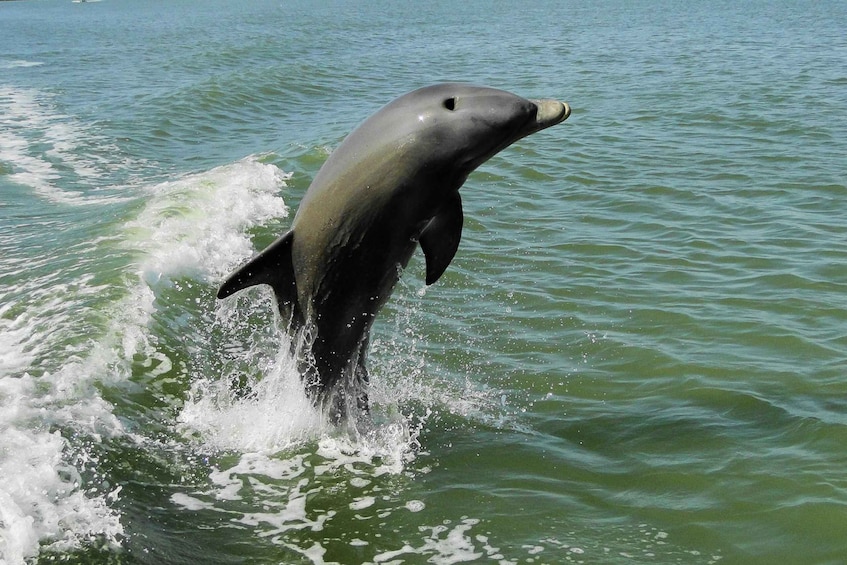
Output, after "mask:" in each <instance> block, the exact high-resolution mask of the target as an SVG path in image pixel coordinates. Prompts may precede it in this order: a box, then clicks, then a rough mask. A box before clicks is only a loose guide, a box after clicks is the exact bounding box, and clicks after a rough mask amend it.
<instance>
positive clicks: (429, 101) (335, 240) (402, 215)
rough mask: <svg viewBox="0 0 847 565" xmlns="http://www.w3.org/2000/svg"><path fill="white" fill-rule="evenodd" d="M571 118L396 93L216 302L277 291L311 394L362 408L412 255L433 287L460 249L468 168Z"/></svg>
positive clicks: (452, 93)
mask: <svg viewBox="0 0 847 565" xmlns="http://www.w3.org/2000/svg"><path fill="white" fill-rule="evenodd" d="M569 115H570V107H569V106H568V105H567V104H565V103H563V102H558V101H555V100H528V99H525V98H521V97H519V96H516V95H514V94H511V93H509V92H505V91H502V90H497V89H493V88H486V87H479V86H471V85H465V84H438V85H434V86H429V87H425V88H421V89H419V90H415V91H413V92H410V93H408V94H405V95H403V96H401V97H400V98H397V99H396V100H394V101H393V102H391V103H389V104H388V105H386V106H385V107H383V108H382V109H381V110H379V111H378V112H377V113H376V114H374V115H373V116H371V117H370V118H368V119H367V120H365V122H363V123H362V124H361V125H360V126H359V127H358V128H356V129H355V130H354V131H353V132H352V133H351V134H350V135H349V136H347V138H346V139H345V140H344V141H343V142H342V143H341V145H339V146H338V148H337V149H336V150H335V151H334V152H333V153H332V154H331V155H330V156H329V158H328V159H327V161H326V163H324V165H323V167H321V169H320V170H319V171H318V174H317V175H316V176H315V179H314V181H313V182H312V184H311V186H309V189H308V190H307V191H306V194H305V195H304V197H303V200H302V201H301V203H300V207H299V209H298V211H297V214H296V215H295V217H294V221H293V223H292V226H291V229H290V230H289V231H288V232H287V233H286V234H284V235H283V236H282V237H280V238H279V239H277V240H276V241H275V242H273V243H272V244H271V245H270V246H268V247H267V248H266V249H265V250H264V251H262V252H261V253H259V254H258V255H257V256H256V257H254V258H253V259H251V260H250V261H249V262H248V263H247V264H246V265H244V266H242V267H241V268H240V269H238V270H237V271H236V272H235V273H233V274H232V275H231V276H230V277H229V278H228V279H227V280H226V281H225V282H224V283H223V285H222V286H221V287H220V290H219V291H218V298H225V297H227V296H229V295H231V294H233V293H234V292H237V291H239V290H241V289H244V288H247V287H250V286H253V285H257V284H268V285H270V286H271V287H272V288H273V290H274V294H275V296H276V300H277V305H278V307H279V311H280V314H281V315H282V317H283V319H284V320H285V321H286V323H288V324H289V326H290V328H289V329H290V331H291V333H292V334H294V335H293V339H292V343H293V344H295V345H294V346H292V347H293V348H294V349H296V351H294V353H295V354H296V355H297V356H298V359H299V360H300V369H301V373H302V375H303V381H304V385H305V387H306V392H307V393H308V395H309V396H310V397H311V398H312V399H313V400H314V401H315V403H316V404H318V405H320V406H322V407H323V408H325V409H326V410H327V411H328V413H329V415H330V418H331V420H332V421H334V422H339V421H341V420H343V419H344V418H345V417H346V416H347V415H348V414H350V413H351V412H353V411H356V412H357V413H362V412H366V411H367V383H368V374H367V370H366V368H365V359H366V356H367V348H368V341H369V336H370V330H371V327H372V325H373V322H374V317H375V315H376V313H377V312H378V311H379V309H380V308H381V307H382V306H383V304H385V302H386V301H387V300H388V297H389V296H390V295H391V292H392V290H393V289H394V286H395V285H396V283H397V281H398V280H399V278H400V275H401V273H402V270H403V268H405V266H406V264H407V263H408V261H409V258H410V257H411V256H412V253H413V252H414V250H415V248H416V247H417V246H418V245H420V247H421V249H422V250H423V253H424V256H425V258H426V284H428V285H429V284H432V283H434V282H435V281H437V280H438V279H439V277H441V275H442V273H444V271H445V269H446V268H447V266H448V265H449V264H450V262H451V261H452V259H453V256H454V255H455V253H456V250H457V248H458V246H459V240H460V239H461V233H462V223H463V212H462V201H461V198H460V196H459V188H460V187H461V186H462V184H463V183H464V182H465V179H466V178H467V177H468V175H469V174H470V173H471V171H473V170H474V169H476V168H477V167H478V166H479V165H481V164H482V163H484V162H485V161H486V160H488V159H489V158H490V157H492V156H493V155H495V154H496V153H497V152H499V151H500V150H502V149H504V148H506V147H507V146H509V145H511V144H512V143H514V142H515V141H517V140H519V139H521V138H523V137H525V136H527V135H529V134H532V133H535V132H537V131H540V130H542V129H545V128H547V127H550V126H553V125H556V124H558V123H560V122H562V121H564V120H565V119H566V118H567V117H568V116H569Z"/></svg>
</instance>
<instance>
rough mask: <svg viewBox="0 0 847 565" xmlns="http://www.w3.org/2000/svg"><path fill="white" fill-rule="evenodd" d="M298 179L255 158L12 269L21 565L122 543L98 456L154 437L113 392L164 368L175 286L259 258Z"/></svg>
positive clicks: (5, 331)
mask: <svg viewBox="0 0 847 565" xmlns="http://www.w3.org/2000/svg"><path fill="white" fill-rule="evenodd" d="M286 178H287V177H286V175H285V174H284V173H282V172H281V171H280V170H279V169H277V168H276V167H275V166H273V165H269V164H264V163H261V162H260V161H259V159H258V158H255V157H249V158H246V159H244V160H242V161H239V162H237V163H234V164H231V165H227V166H224V167H219V168H217V169H213V170H211V171H207V172H204V173H198V174H193V175H188V176H185V177H182V178H179V179H176V180H173V181H170V182H165V183H160V184H155V185H152V186H149V187H143V186H142V187H139V188H138V191H139V193H140V194H141V195H142V197H143V198H142V201H143V202H144V203H145V204H144V205H143V206H142V207H141V208H140V210H139V211H138V213H137V214H136V215H135V216H134V217H133V218H132V219H130V220H129V221H127V222H125V223H123V224H120V223H119V224H113V228H112V229H114V230H115V232H114V233H111V234H109V235H108V236H105V237H99V238H96V239H95V240H94V241H92V242H86V243H85V244H76V245H73V244H72V245H69V246H68V247H65V248H61V249H58V250H56V251H52V252H49V253H48V254H47V256H46V257H44V256H43V253H39V250H38V249H35V250H31V251H30V253H32V254H37V255H39V257H40V258H39V259H38V260H36V261H34V262H32V261H31V262H30V264H29V265H26V261H27V257H26V256H23V255H22V256H19V257H10V258H4V259H3V263H4V265H3V267H4V272H7V273H11V276H6V277H4V278H3V280H2V283H0V304H2V305H3V306H2V307H1V308H0V336H2V337H0V340H2V346H3V352H4V353H3V356H2V358H0V362H1V363H0V406H2V409H0V475H2V476H3V477H6V479H4V481H3V484H2V485H0V550H2V552H1V553H2V555H3V556H4V558H5V559H6V561H7V562H8V563H20V562H23V560H24V559H27V558H31V557H32V556H34V555H36V554H37V553H38V552H39V551H68V550H72V549H74V548H79V547H82V546H84V545H85V544H87V543H90V542H91V541H92V540H95V539H99V540H101V541H103V542H104V543H106V544H107V545H116V544H119V543H120V540H121V538H122V536H123V532H124V530H123V525H122V522H121V515H120V512H119V510H117V506H116V501H117V500H119V499H120V491H121V488H120V486H117V487H115V486H114V485H112V486H108V485H109V482H108V480H106V479H105V478H104V477H103V476H102V474H101V473H102V471H100V470H99V469H98V464H99V461H98V458H99V457H100V456H99V455H97V454H98V453H100V450H102V447H101V445H102V444H103V442H109V441H113V440H114V439H115V438H126V441H130V442H142V443H143V442H144V438H143V437H139V436H138V435H137V434H136V433H135V432H133V431H131V429H132V428H134V426H130V428H127V426H126V425H125V422H126V420H125V417H124V416H123V415H122V414H121V413H119V411H118V410H116V406H115V404H114V402H110V401H109V400H107V399H106V397H105V396H104V392H103V391H108V390H109V388H110V387H121V386H127V383H129V382H131V380H132V379H133V378H134V377H133V366H134V363H137V362H138V359H139V358H141V359H142V361H141V363H142V364H145V363H146V364H148V365H149V364H150V360H158V361H161V360H162V355H161V354H160V352H158V351H157V342H158V340H159V338H158V336H156V335H155V333H154V329H153V324H152V320H153V318H154V316H155V314H156V312H157V310H158V308H159V305H158V304H157V303H156V300H157V292H159V291H160V288H161V286H160V285H162V284H163V281H167V280H170V279H173V278H174V277H178V276H180V275H182V274H184V273H186V272H190V273H192V276H194V277H197V278H198V279H199V280H201V281H203V280H206V279H208V280H215V279H216V278H220V277H221V276H222V273H223V272H225V271H226V270H227V269H229V268H230V267H231V266H232V265H234V264H235V263H237V262H238V261H240V260H243V259H244V257H246V256H248V255H249V254H250V253H251V252H252V246H251V243H250V238H249V236H248V234H247V232H246V230H247V229H248V228H249V227H251V226H254V225H256V223H257V222H262V221H267V220H269V219H271V218H276V217H280V216H284V215H285V214H286V213H287V208H286V207H285V205H284V203H283V201H282V198H281V197H280V196H279V195H278V192H279V190H280V188H281V187H282V186H284V184H285V179H286ZM98 229H99V228H98ZM92 232H96V229H95V228H92ZM8 243H10V246H9V248H10V249H12V245H11V243H13V242H12V241H9V242H8ZM4 247H5V244H4ZM42 251H43V250H42ZM21 253H24V252H21ZM60 255H62V256H63V260H62V261H51V259H54V260H57V259H58V258H59V256H60ZM42 263H43V264H42ZM14 265H18V267H14ZM39 265H40V266H39ZM7 266H12V267H13V268H11V269H10V270H8V271H7V270H6V269H5V268H6V267H7ZM109 270H112V271H114V272H109ZM39 272H41V274H38V273H39ZM150 372H151V373H154V374H155V371H150Z"/></svg>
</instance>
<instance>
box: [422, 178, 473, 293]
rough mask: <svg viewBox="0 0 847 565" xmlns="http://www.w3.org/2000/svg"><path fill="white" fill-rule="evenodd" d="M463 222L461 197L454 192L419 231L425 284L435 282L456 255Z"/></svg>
mask: <svg viewBox="0 0 847 565" xmlns="http://www.w3.org/2000/svg"><path fill="white" fill-rule="evenodd" d="M464 220H465V216H464V214H463V213H462V197H461V196H459V193H458V192H454V193H453V195H452V196H450V197H449V198H448V199H447V201H446V202H445V203H444V205H443V206H442V207H441V209H440V210H438V213H437V214H436V215H435V216H434V217H433V218H432V219H431V220H430V221H429V223H428V224H427V225H426V227H424V229H423V231H421V235H420V236H419V238H418V241H420V244H421V249H423V252H424V256H425V257H426V284H432V283H434V282H435V281H437V280H438V279H439V278H440V277H441V275H442V274H444V271H445V270H446V269H447V266H448V265H449V264H450V261H452V260H453V256H454V255H456V250H457V249H458V248H459V240H461V239H462V223H463V222H464Z"/></svg>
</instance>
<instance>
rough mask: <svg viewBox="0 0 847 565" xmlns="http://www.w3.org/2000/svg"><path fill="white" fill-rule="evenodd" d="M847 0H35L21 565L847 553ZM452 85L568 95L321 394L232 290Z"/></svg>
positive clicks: (13, 28) (29, 93)
mask: <svg viewBox="0 0 847 565" xmlns="http://www.w3.org/2000/svg"><path fill="white" fill-rule="evenodd" d="M844 29H847V8H846V7H845V5H844V3H841V2H800V1H797V2H789V1H785V2H769V3H761V4H759V3H752V4H749V3H748V4H738V3H731V2H714V3H707V4H706V3H703V4H693V5H692V4H689V3H681V2H646V3H637V4H635V3H629V2H621V1H619V0H610V1H608V2H600V3H592V4H584V3H575V2H534V3H531V4H522V3H507V2H464V3H447V2H435V3H427V4H419V3H389V2H377V3H371V4H367V5H361V4H356V3H347V2H341V1H339V2H271V1H264V0H259V1H256V2H250V3H246V4H244V3H225V2H221V1H218V0H210V1H205V2H201V1H198V0H186V1H184V2H172V3H167V2H163V1H160V0H152V1H148V2H131V1H117V0H103V1H102V2H86V3H72V2H70V1H68V2H65V1H62V2H59V1H52V0H45V1H20V2H2V3H0V476H2V477H3V481H0V563H8V564H9V565H11V564H18V563H24V562H26V563H39V564H41V563H53V562H61V563H126V564H147V563H149V564H178V563H192V564H193V563H210V564H212V563H214V564H225V563H255V564H260V563H261V564H271V563H365V562H370V563H427V562H430V563H460V562H474V563H580V562H582V563H610V564H617V563H686V564H687V563H716V562H718V563H763V564H764V563H804V564H805V563H843V562H847V375H845V367H847V331H845V328H847V310H845V307H844V304H845V301H846V300H847V267H845V265H847V243H845V242H846V241H847V238H846V237H845V235H847V223H845V217H847V159H845V155H847V36H846V35H845V34H844V31H843V30H844ZM444 80H451V81H454V80H459V81H467V82H474V83H480V84H486V85H490V86H495V87H498V88H503V89H506V90H510V91H513V92H515V93H518V94H521V95H524V96H527V97H551V98H558V99H561V100H566V101H568V102H569V103H570V104H571V106H572V108H573V114H572V116H571V117H570V118H569V119H568V121H567V122H565V123H564V124H562V125H560V126H557V127H556V128H552V129H550V130H547V131H545V132H541V133H539V134H536V135H533V136H531V137H529V138H527V139H525V140H523V141H521V142H520V143H518V144H516V145H514V146H513V147H511V148H509V149H508V150H506V151H504V152H503V153H501V154H500V155H498V156H497V157H495V158H494V159H492V160H491V161H490V162H488V163H487V164H486V165H484V166H483V167H481V169H480V170H479V171H477V172H476V173H474V174H473V175H472V176H471V177H470V179H469V180H468V182H467V183H466V185H465V187H464V188H463V190H462V198H463V202H464V206H465V228H464V233H463V240H462V244H461V247H460V249H459V252H458V254H457V257H456V259H455V260H454V262H453V264H452V265H451V266H450V268H449V269H448V270H447V272H446V273H445V275H444V276H443V277H442V279H441V280H440V281H439V282H438V283H437V284H436V285H433V286H432V287H429V288H425V287H424V283H423V271H424V267H423V261H422V258H421V257H420V256H418V257H415V258H414V259H413V262H412V264H411V265H410V266H409V268H408V270H407V272H406V274H405V276H404V278H403V280H402V281H401V283H400V285H399V286H398V289H397V290H396V291H395V295H394V296H393V298H392V300H391V301H390V302H389V304H388V306H387V308H386V309H385V311H383V312H382V313H381V316H380V318H379V321H378V324H377V327H376V328H375V335H374V340H373V343H372V349H371V373H372V378H373V391H372V394H371V397H372V400H373V402H374V414H375V416H374V424H373V428H372V429H371V430H370V431H369V432H367V433H362V434H361V435H358V436H351V435H349V434H347V433H345V432H343V431H340V430H335V429H333V428H332V427H331V426H329V425H328V424H327V423H326V422H324V421H322V420H321V418H320V416H319V415H317V414H316V413H314V411H313V410H312V409H311V407H310V405H309V403H308V401H307V400H306V399H305V398H303V395H302V391H301V390H300V386H299V378H298V375H297V374H296V370H295V369H294V366H293V364H292V363H291V361H290V360H289V359H287V358H286V356H285V355H284V352H285V351H286V350H287V346H286V343H287V342H286V336H285V335H284V333H283V332H282V331H281V330H280V329H279V328H278V327H277V325H276V321H275V320H274V317H273V303H272V299H271V297H270V295H269V293H268V292H266V291H264V290H262V289H255V290H252V291H249V292H245V293H242V294H241V295H239V296H238V297H237V298H233V299H230V300H227V301H222V302H219V301H216V300H215V298H214V294H215V291H216V289H217V286H218V285H219V284H220V282H221V281H222V280H223V278H224V277H225V276H226V275H227V274H228V273H229V272H230V271H231V270H232V269H233V268H235V267H236V266H237V265H239V264H240V263H241V262H243V261H244V260H245V259H247V258H248V257H250V256H251V254H252V253H254V252H255V251H256V250H257V249H261V248H262V247H264V246H265V245H267V244H268V243H270V242H271V241H272V240H273V239H274V238H275V237H276V236H277V235H278V234H280V233H282V232H284V231H285V230H286V229H287V227H288V225H289V223H290V220H291V218H292V217H293V212H294V211H295V210H296V207H297V204H298V202H299V200H300V198H301V197H302V195H303V193H304V192H305V190H306V189H307V188H308V186H309V183H310V181H311V179H312V177H313V176H314V174H315V173H316V172H317V170H318V169H319V167H320V166H321V164H322V163H323V162H324V160H325V159H326V157H327V155H328V154H329V152H330V151H331V150H332V148H333V147H335V146H336V145H337V144H338V143H339V142H340V140H341V139H343V137H344V136H345V135H346V134H347V133H349V131H351V130H352V129H353V128H354V127H355V126H356V125H357V124H358V123H360V122H361V121H362V120H363V119H365V118H366V117H367V116H368V115H370V114H371V113H373V112H374V111H376V110H377V109H378V108H379V107H380V106H382V105H383V104H385V103H387V102H388V101H390V100H391V99H393V98H395V97H396V96H398V95H400V94H402V93H404V92H406V91H408V90H412V89H414V88H417V87H419V86H423V85H426V84H430V83H433V82H438V81H444Z"/></svg>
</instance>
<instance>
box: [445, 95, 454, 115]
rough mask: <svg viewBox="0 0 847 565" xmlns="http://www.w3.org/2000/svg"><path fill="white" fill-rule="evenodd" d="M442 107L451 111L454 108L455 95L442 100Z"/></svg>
mask: <svg viewBox="0 0 847 565" xmlns="http://www.w3.org/2000/svg"><path fill="white" fill-rule="evenodd" d="M444 107H445V108H447V109H448V110H450V111H451V112H452V111H453V110H455V109H456V97H455V96H454V97H452V98H448V99H447V100H445V101H444Z"/></svg>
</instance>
